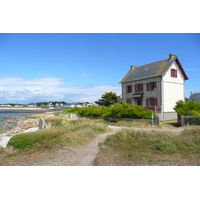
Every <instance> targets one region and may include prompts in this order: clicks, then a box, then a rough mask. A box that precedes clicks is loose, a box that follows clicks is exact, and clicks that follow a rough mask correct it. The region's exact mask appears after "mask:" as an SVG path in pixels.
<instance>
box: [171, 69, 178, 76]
mask: <svg viewBox="0 0 200 200" xmlns="http://www.w3.org/2000/svg"><path fill="white" fill-rule="evenodd" d="M171 77H174V78H177V69H171Z"/></svg>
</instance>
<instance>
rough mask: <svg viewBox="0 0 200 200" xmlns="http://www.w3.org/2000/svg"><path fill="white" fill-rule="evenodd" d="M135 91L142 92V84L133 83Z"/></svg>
mask: <svg viewBox="0 0 200 200" xmlns="http://www.w3.org/2000/svg"><path fill="white" fill-rule="evenodd" d="M135 92H143V84H137V85H135Z"/></svg>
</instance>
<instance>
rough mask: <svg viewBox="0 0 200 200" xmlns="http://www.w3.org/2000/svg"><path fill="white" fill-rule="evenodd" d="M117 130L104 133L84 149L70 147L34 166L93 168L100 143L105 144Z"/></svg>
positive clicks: (83, 147)
mask: <svg viewBox="0 0 200 200" xmlns="http://www.w3.org/2000/svg"><path fill="white" fill-rule="evenodd" d="M115 133H116V130H115V129H113V130H112V131H110V132H106V133H103V134H101V135H98V136H97V137H96V138H94V139H93V140H92V141H91V142H90V143H89V144H88V145H86V146H82V147H78V148H77V147H68V148H63V149H60V150H58V151H57V152H56V155H55V156H54V158H51V159H49V158H47V159H42V160H41V159H40V160H38V161H36V162H34V163H33V164H32V165H42V166H92V165H93V162H94V159H95V158H96V155H97V154H98V153H99V151H100V148H99V147H98V143H99V142H103V141H104V139H105V138H106V136H107V135H111V134H115Z"/></svg>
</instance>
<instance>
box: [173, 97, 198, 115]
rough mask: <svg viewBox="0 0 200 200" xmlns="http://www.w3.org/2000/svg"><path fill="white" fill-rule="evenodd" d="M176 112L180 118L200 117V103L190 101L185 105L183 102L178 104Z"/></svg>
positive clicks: (175, 108)
mask: <svg viewBox="0 0 200 200" xmlns="http://www.w3.org/2000/svg"><path fill="white" fill-rule="evenodd" d="M174 110H175V111H176V112H177V114H178V116H200V103H199V102H198V103H197V102H195V101H188V102H186V103H184V102H183V101H182V100H180V101H178V102H176V106H175V107H174Z"/></svg>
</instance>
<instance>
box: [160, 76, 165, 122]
mask: <svg viewBox="0 0 200 200" xmlns="http://www.w3.org/2000/svg"><path fill="white" fill-rule="evenodd" d="M162 78H163V77H162V76H161V79H160V94H161V96H160V97H161V99H160V103H161V116H162V119H161V120H164V94H163V91H164V90H163V79H162Z"/></svg>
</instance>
